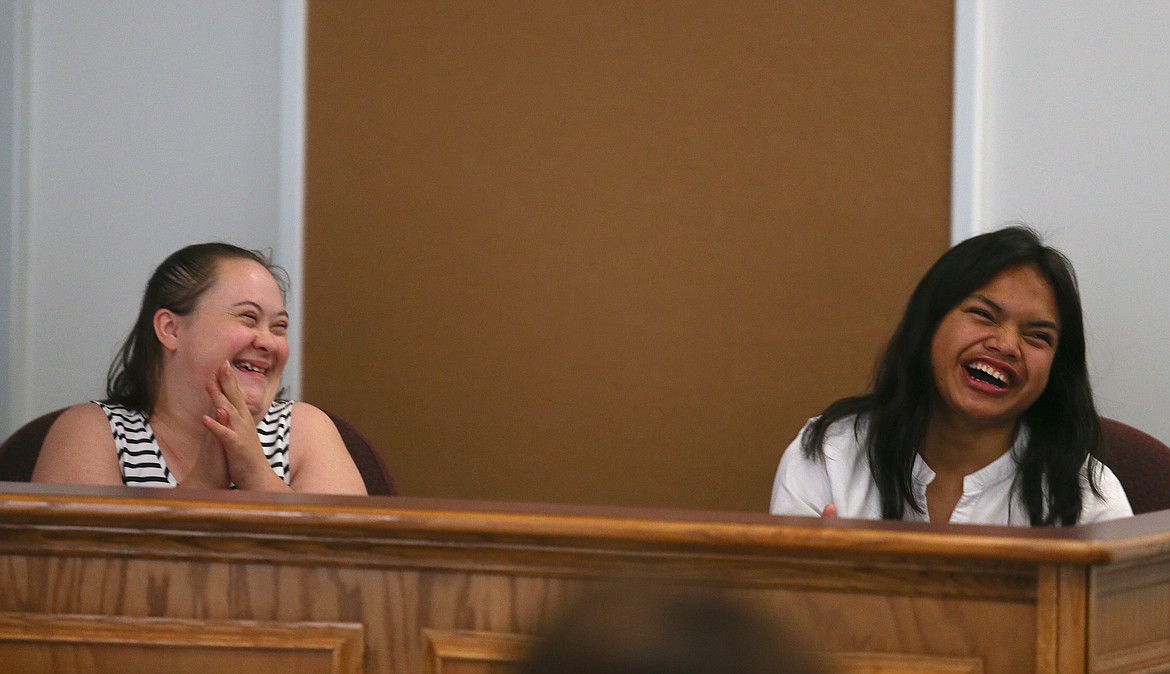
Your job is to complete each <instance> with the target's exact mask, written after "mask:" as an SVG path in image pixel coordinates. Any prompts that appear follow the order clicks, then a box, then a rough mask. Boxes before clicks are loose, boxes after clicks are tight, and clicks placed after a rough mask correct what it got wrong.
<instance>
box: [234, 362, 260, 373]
mask: <svg viewBox="0 0 1170 674" xmlns="http://www.w3.org/2000/svg"><path fill="white" fill-rule="evenodd" d="M232 367H234V368H236V369H237V370H242V371H244V372H254V373H256V374H260V375H265V374H268V368H267V367H265V366H263V365H258V364H256V363H249V362H247V361H243V360H237V361H235V362H234V363H232Z"/></svg>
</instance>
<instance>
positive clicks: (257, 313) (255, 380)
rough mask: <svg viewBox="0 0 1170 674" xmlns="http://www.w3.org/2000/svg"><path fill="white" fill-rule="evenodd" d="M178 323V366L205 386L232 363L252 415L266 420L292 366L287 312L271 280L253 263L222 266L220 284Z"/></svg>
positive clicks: (231, 262) (230, 262)
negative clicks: (286, 369)
mask: <svg viewBox="0 0 1170 674" xmlns="http://www.w3.org/2000/svg"><path fill="white" fill-rule="evenodd" d="M178 321H179V323H180V325H181V330H180V333H179V334H180V335H182V340H181V343H182V345H183V348H181V349H177V350H176V360H175V362H174V366H175V367H178V368H181V370H182V375H183V376H184V377H185V378H186V379H187V380H188V381H191V382H197V383H198V384H199V385H200V386H202V385H203V383H204V382H208V381H212V380H213V379H214V377H215V372H216V369H217V368H218V367H219V366H220V365H221V364H222V363H223V362H225V361H227V362H230V363H231V364H232V367H233V369H234V372H235V377H236V381H238V382H239V385H240V390H241V391H242V392H243V394H244V400H245V401H247V404H248V410H249V411H251V413H252V416H253V417H254V418H256V419H259V418H260V417H262V416H263V415H264V413H265V412H267V411H268V407H269V406H270V405H271V404H272V401H273V399H274V398H275V397H276V393H277V391H279V390H280V378H281V375H282V374H283V372H284V365H285V363H286V362H287V361H288V337H287V332H288V312H287V311H285V307H284V298H283V296H282V295H281V292H280V287H279V286H278V285H277V283H276V280H275V279H274V278H273V277H272V274H271V273H269V271H268V270H267V269H266V268H265V267H264V265H261V264H259V263H257V262H254V261H252V260H244V259H225V260H220V261H219V263H218V264H217V265H216V274H215V282H214V283H212V285H211V287H210V288H208V289H207V291H206V292H204V293H203V295H202V296H200V298H199V300H198V301H197V302H196V304H195V309H194V310H193V311H192V312H191V313H190V314H188V315H186V316H182V317H179V319H178Z"/></svg>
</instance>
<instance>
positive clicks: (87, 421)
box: [32, 403, 122, 486]
mask: <svg viewBox="0 0 1170 674" xmlns="http://www.w3.org/2000/svg"><path fill="white" fill-rule="evenodd" d="M32 481H33V482H57V483H61V484H98V485H117V486H122V471H121V469H120V468H119V467H118V450H117V448H116V447H115V446H114V435H113V432H112V431H111V430H110V422H109V421H108V420H107V419H106V414H105V412H103V411H102V410H101V408H100V407H98V406H97V405H94V404H92V403H84V404H81V405H75V406H73V407H70V408H69V409H67V410H65V411H64V412H62V413H61V416H59V417H57V420H56V421H55V422H53V426H52V427H51V428H49V433H48V435H46V436H45V442H44V444H43V445H42V446H41V453H40V456H39V457H38V458H37V465H36V467H35V468H34V469H33V474H32Z"/></svg>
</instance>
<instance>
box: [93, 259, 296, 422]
mask: <svg viewBox="0 0 1170 674" xmlns="http://www.w3.org/2000/svg"><path fill="white" fill-rule="evenodd" d="M230 259H240V260H251V261H253V262H256V263H259V264H261V265H263V266H264V267H265V268H266V269H267V270H268V271H269V273H271V274H272V277H273V278H274V279H276V284H277V286H279V287H280V292H281V295H284V294H285V293H286V292H287V290H288V279H287V275H286V274H285V272H284V270H283V269H281V268H280V267H278V266H276V265H274V264H272V262H271V261H270V260H269V259H268V257H267V256H266V255H265V254H263V253H261V252H260V251H256V250H248V249H247V248H240V247H239V246H234V245H232V244H230V243H222V242H211V243H196V244H192V245H190V246H187V247H185V248H180V249H179V250H177V251H175V252H174V253H171V254H170V255H169V256H168V257H167V259H165V260H163V261H162V263H161V264H159V266H158V267H156V268H155V270H154V273H153V274H151V276H150V280H149V281H147V283H146V290H145V292H143V294H142V307H141V308H140V309H139V310H138V318H137V319H136V320H135V321H134V327H133V328H132V329H131V330H130V334H129V335H128V336H127V337H126V341H124V342H122V348H121V349H119V350H118V355H117V356H115V357H114V360H113V362H112V363H110V369H109V372H108V373H107V374H106V402H108V403H114V404H117V405H122V406H124V407H127V408H129V409H132V410H138V411H140V412H142V413H143V414H144V415H146V416H147V417H150V415H151V414H152V413H153V412H154V403H155V401H156V400H157V399H158V385H159V379H160V376H161V374H162V345H161V344H160V343H159V341H158V337H157V336H156V335H155V334H154V315H155V313H157V312H158V310H159V309H169V310H170V311H173V312H174V313H176V314H178V315H180V316H186V315H187V314H189V313H191V311H193V310H194V309H195V303H196V302H197V301H198V300H199V298H200V297H201V296H202V295H203V293H205V292H207V290H208V288H210V287H211V285H212V284H213V283H214V282H215V279H216V273H217V271H218V265H219V262H220V261H222V260H230Z"/></svg>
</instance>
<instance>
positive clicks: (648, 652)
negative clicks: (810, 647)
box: [521, 587, 829, 674]
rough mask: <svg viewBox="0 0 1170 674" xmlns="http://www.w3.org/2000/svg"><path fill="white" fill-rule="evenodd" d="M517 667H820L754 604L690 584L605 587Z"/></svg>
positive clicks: (607, 673) (705, 673) (660, 672)
mask: <svg viewBox="0 0 1170 674" xmlns="http://www.w3.org/2000/svg"><path fill="white" fill-rule="evenodd" d="M521 671H522V672H523V673H524V674H827V673H828V671H829V670H828V669H827V668H826V667H824V666H823V665H821V664H818V659H817V658H816V657H815V656H814V655H811V654H809V653H808V652H807V651H805V650H803V649H802V645H801V644H799V643H796V641H795V636H794V635H793V634H792V633H791V632H790V631H789V630H788V628H787V627H786V626H785V625H784V624H781V623H778V622H777V621H776V620H773V619H772V618H771V617H769V616H767V615H765V614H763V613H761V612H760V611H759V610H758V609H756V608H755V607H754V606H752V605H750V604H747V603H744V602H741V601H736V600H733V599H730V598H728V597H725V596H720V595H716V594H709V593H703V592H693V591H649V590H645V589H631V588H629V587H626V588H623V589H615V588H610V589H608V590H606V591H602V592H598V593H594V594H590V595H588V596H587V597H586V598H585V599H584V600H583V601H581V602H579V603H578V604H577V605H575V606H574V607H572V608H571V609H570V610H569V611H567V612H566V613H565V614H564V615H563V616H562V617H561V619H560V620H559V621H558V622H557V623H556V624H554V625H553V626H552V628H551V629H550V630H549V631H548V632H546V633H545V634H544V635H543V636H542V638H541V639H540V640H538V642H537V644H536V646H535V648H534V650H533V652H532V655H531V658H530V660H529V661H528V662H527V663H526V666H525V667H524V668H522V670H521Z"/></svg>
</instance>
